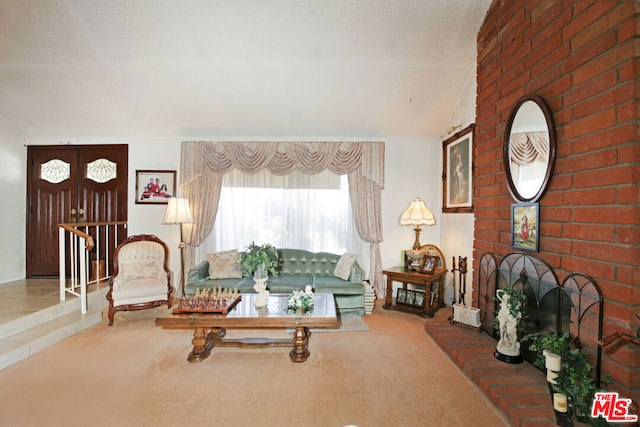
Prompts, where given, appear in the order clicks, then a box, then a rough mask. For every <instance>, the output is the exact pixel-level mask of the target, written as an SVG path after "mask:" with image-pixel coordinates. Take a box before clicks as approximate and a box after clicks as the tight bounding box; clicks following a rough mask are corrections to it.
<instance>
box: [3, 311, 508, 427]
mask: <svg viewBox="0 0 640 427" xmlns="http://www.w3.org/2000/svg"><path fill="white" fill-rule="evenodd" d="M164 313H166V309H154V310H147V311H143V312H135V313H134V312H132V313H118V314H117V315H116V318H115V319H116V322H115V325H114V326H112V327H108V326H106V323H107V322H106V321H104V322H103V323H102V324H100V325H97V326H94V327H92V328H90V329H88V330H86V331H84V332H82V333H80V334H78V335H75V336H73V337H71V338H69V339H67V340H65V341H63V342H61V343H59V344H57V345H55V346H53V347H51V348H49V349H47V350H44V351H42V352H40V353H38V354H36V355H34V356H33V357H31V358H29V359H27V360H25V361H23V362H21V363H18V364H16V365H13V366H11V367H9V368H7V369H4V370H3V371H0V383H1V384H2V385H3V387H1V388H0V425H11V426H45V425H46V426H62V425H64V426H85V425H92V426H116V425H117V426H179V425H192V426H247V425H252V426H296V427H297V426H310V427H314V426H322V427H326V426H336V427H340V426H345V425H349V424H352V425H357V426H359V427H369V426H406V427H410V426H468V425H477V426H507V425H508V423H507V422H506V421H505V419H504V417H503V416H502V415H501V413H499V412H498V411H497V410H496V409H495V407H494V406H493V405H492V404H491V403H490V402H489V401H488V400H487V398H486V397H485V396H484V394H482V393H481V392H479V391H478V389H477V387H476V386H475V384H473V383H472V382H470V381H469V380H468V379H467V378H466V377H465V376H464V375H463V374H462V373H461V372H460V371H459V370H458V369H457V367H456V366H455V365H454V364H453V362H452V361H451V360H450V359H449V358H448V356H446V355H445V354H444V353H443V352H442V351H441V350H440V348H439V347H438V346H437V345H436V344H435V343H434V342H433V340H432V339H431V338H430V337H429V336H428V335H427V334H425V333H424V331H423V326H424V322H425V319H422V318H419V317H417V316H413V315H409V314H404V313H400V312H394V311H387V310H383V309H381V308H380V304H379V305H378V307H376V310H374V313H373V315H371V316H367V317H365V318H364V320H365V322H366V324H367V326H368V329H369V331H368V332H339V333H315V334H313V335H312V337H311V339H310V344H309V349H310V351H311V356H310V357H309V359H308V360H307V361H306V362H304V363H299V364H296V363H292V362H291V361H290V359H289V356H288V353H289V349H287V348H271V349H259V350H251V349H238V348H220V349H214V350H213V352H212V354H211V356H210V357H209V358H208V359H206V360H204V361H203V362H201V363H193V364H191V363H188V362H187V361H186V357H187V354H188V353H189V351H190V349H191V344H190V342H191V338H192V332H190V331H188V330H163V329H161V328H159V327H156V326H155V325H154V323H153V320H154V319H155V317H157V316H159V315H162V314H164ZM449 314H450V313H449V312H448V311H445V310H440V312H439V314H438V315H439V316H448V315H449ZM427 321H428V320H427Z"/></svg>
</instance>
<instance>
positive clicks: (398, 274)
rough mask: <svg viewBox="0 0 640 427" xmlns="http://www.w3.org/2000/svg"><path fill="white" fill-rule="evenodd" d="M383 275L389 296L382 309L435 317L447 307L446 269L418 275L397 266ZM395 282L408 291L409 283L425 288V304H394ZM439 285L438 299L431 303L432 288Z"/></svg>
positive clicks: (384, 271)
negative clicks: (445, 301) (445, 298)
mask: <svg viewBox="0 0 640 427" xmlns="http://www.w3.org/2000/svg"><path fill="white" fill-rule="evenodd" d="M382 274H384V275H385V276H386V279H387V295H386V298H385V303H384V305H383V306H382V308H386V309H387V310H399V311H405V312H408V313H413V314H418V315H420V316H422V317H433V315H434V314H435V312H436V311H438V310H439V309H441V308H442V307H444V306H445V303H444V278H445V275H446V274H447V269H446V268H438V269H436V271H434V272H433V274H425V273H418V272H415V271H411V270H408V269H405V268H403V267H400V266H395V267H392V268H389V269H387V270H383V271H382ZM393 282H400V283H402V289H407V283H411V284H413V285H421V286H424V302H423V305H422V307H419V306H416V307H412V306H408V305H398V304H393ZM434 283H437V284H438V294H437V298H436V299H435V300H434V301H433V303H432V302H431V286H432V285H433V284H434Z"/></svg>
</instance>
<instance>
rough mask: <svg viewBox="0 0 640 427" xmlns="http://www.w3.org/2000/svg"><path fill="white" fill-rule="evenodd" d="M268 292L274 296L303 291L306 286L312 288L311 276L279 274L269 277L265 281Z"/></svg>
mask: <svg viewBox="0 0 640 427" xmlns="http://www.w3.org/2000/svg"><path fill="white" fill-rule="evenodd" d="M267 285H268V286H269V292H271V293H274V294H290V293H292V292H293V291H294V290H296V291H300V290H303V289H304V288H305V287H306V286H313V276H304V275H299V274H281V275H279V276H276V277H269V280H268V281H267Z"/></svg>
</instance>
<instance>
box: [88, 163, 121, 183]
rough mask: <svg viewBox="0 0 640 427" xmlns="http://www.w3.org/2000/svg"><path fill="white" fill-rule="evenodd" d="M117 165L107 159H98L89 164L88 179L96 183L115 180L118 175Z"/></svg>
mask: <svg viewBox="0 0 640 427" xmlns="http://www.w3.org/2000/svg"><path fill="white" fill-rule="evenodd" d="M117 169H118V168H117V165H116V164H115V163H114V162H112V161H110V160H107V159H98V160H96V161H93V162H91V163H87V178H88V179H91V180H93V181H95V182H100V183H103V182H107V181H110V180H112V179H115V177H116V175H117Z"/></svg>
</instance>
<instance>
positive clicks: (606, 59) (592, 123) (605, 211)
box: [474, 0, 640, 404]
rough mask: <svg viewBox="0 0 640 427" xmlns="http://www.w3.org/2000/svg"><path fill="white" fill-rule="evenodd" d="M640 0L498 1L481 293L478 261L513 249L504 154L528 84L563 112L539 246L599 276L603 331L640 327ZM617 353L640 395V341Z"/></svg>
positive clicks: (481, 64) (479, 208)
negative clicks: (515, 112) (513, 112)
mask: <svg viewBox="0 0 640 427" xmlns="http://www.w3.org/2000/svg"><path fill="white" fill-rule="evenodd" d="M639 5H640V2H636V1H635V0H617V1H616V0H597V1H596V0H509V1H505V0H494V1H493V3H492V5H491V7H490V8H489V11H488V12H487V16H486V18H485V21H484V23H483V26H482V28H481V30H480V32H479V34H478V77H477V78H478V94H477V110H476V128H475V153H474V155H475V171H474V178H475V183H476V187H475V189H474V196H475V201H474V204H475V206H476V209H475V236H474V263H475V265H474V267H475V268H474V271H475V272H476V273H474V274H475V276H474V283H475V284H476V285H474V302H476V303H477V301H478V300H479V298H478V294H477V292H478V291H477V289H478V286H477V283H478V276H477V271H478V261H479V259H480V257H481V256H482V254H484V253H485V252H493V253H496V254H498V255H505V254H507V253H509V252H512V251H514V249H512V248H511V231H510V228H511V209H510V206H511V204H512V203H514V201H513V199H512V198H511V196H510V194H509V190H508V187H507V183H506V180H505V175H504V168H503V164H502V144H503V138H504V130H505V126H506V122H507V120H508V117H509V114H510V112H511V109H512V108H513V106H514V104H515V103H516V101H517V100H518V99H519V98H520V97H521V96H523V95H525V94H527V93H537V94H538V95H540V96H542V97H543V98H544V99H545V100H546V101H547V103H548V104H549V106H550V107H551V110H552V112H553V117H554V120H555V123H556V130H557V138H558V146H557V159H556V165H555V172H554V175H553V177H552V180H551V184H550V186H549V189H548V191H547V193H546V194H545V195H544V196H543V197H542V199H540V220H541V225H540V229H539V238H540V253H539V255H540V256H541V257H542V258H544V259H545V260H546V261H547V262H548V263H549V264H550V265H551V266H552V267H553V268H554V269H556V272H557V274H558V278H559V280H560V281H562V280H563V279H564V278H565V277H566V275H567V274H568V273H571V272H582V273H586V274H588V275H590V276H592V277H593V278H594V279H595V280H596V282H597V283H598V284H599V286H600V288H601V290H602V293H603V296H604V298H605V305H604V317H605V323H604V336H607V335H609V334H611V333H613V332H615V331H618V330H622V331H624V332H626V333H629V334H633V335H635V334H636V332H637V330H638V326H639V322H638V320H637V318H636V313H640V285H639V282H640V268H638V266H639V265H640V227H639V226H638V224H639V222H640V203H639V202H640V190H639V186H638V182H639V181H640V176H639V175H640V167H639V166H640V144H637V143H636V141H638V140H639V138H638V136H639V130H638V117H639V103H638V98H639V96H638V95H639V88H640V85H639V84H638V76H639V74H640V68H639V67H640V61H639V60H638V58H637V57H636V58H634V55H638V51H637V49H638V46H640V40H639V38H638V22H640V21H639V16H638V13H639V11H640V6H639ZM613 350H614V351H607V352H605V354H604V358H603V372H604V373H605V374H610V375H612V376H613V379H614V383H613V384H612V385H611V386H610V388H611V389H617V390H619V391H620V392H621V393H624V394H625V395H626V396H629V397H631V398H632V399H633V400H634V402H636V404H639V403H640V349H639V348H638V347H637V346H635V347H634V346H632V345H623V346H620V347H619V348H616V349H613Z"/></svg>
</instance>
